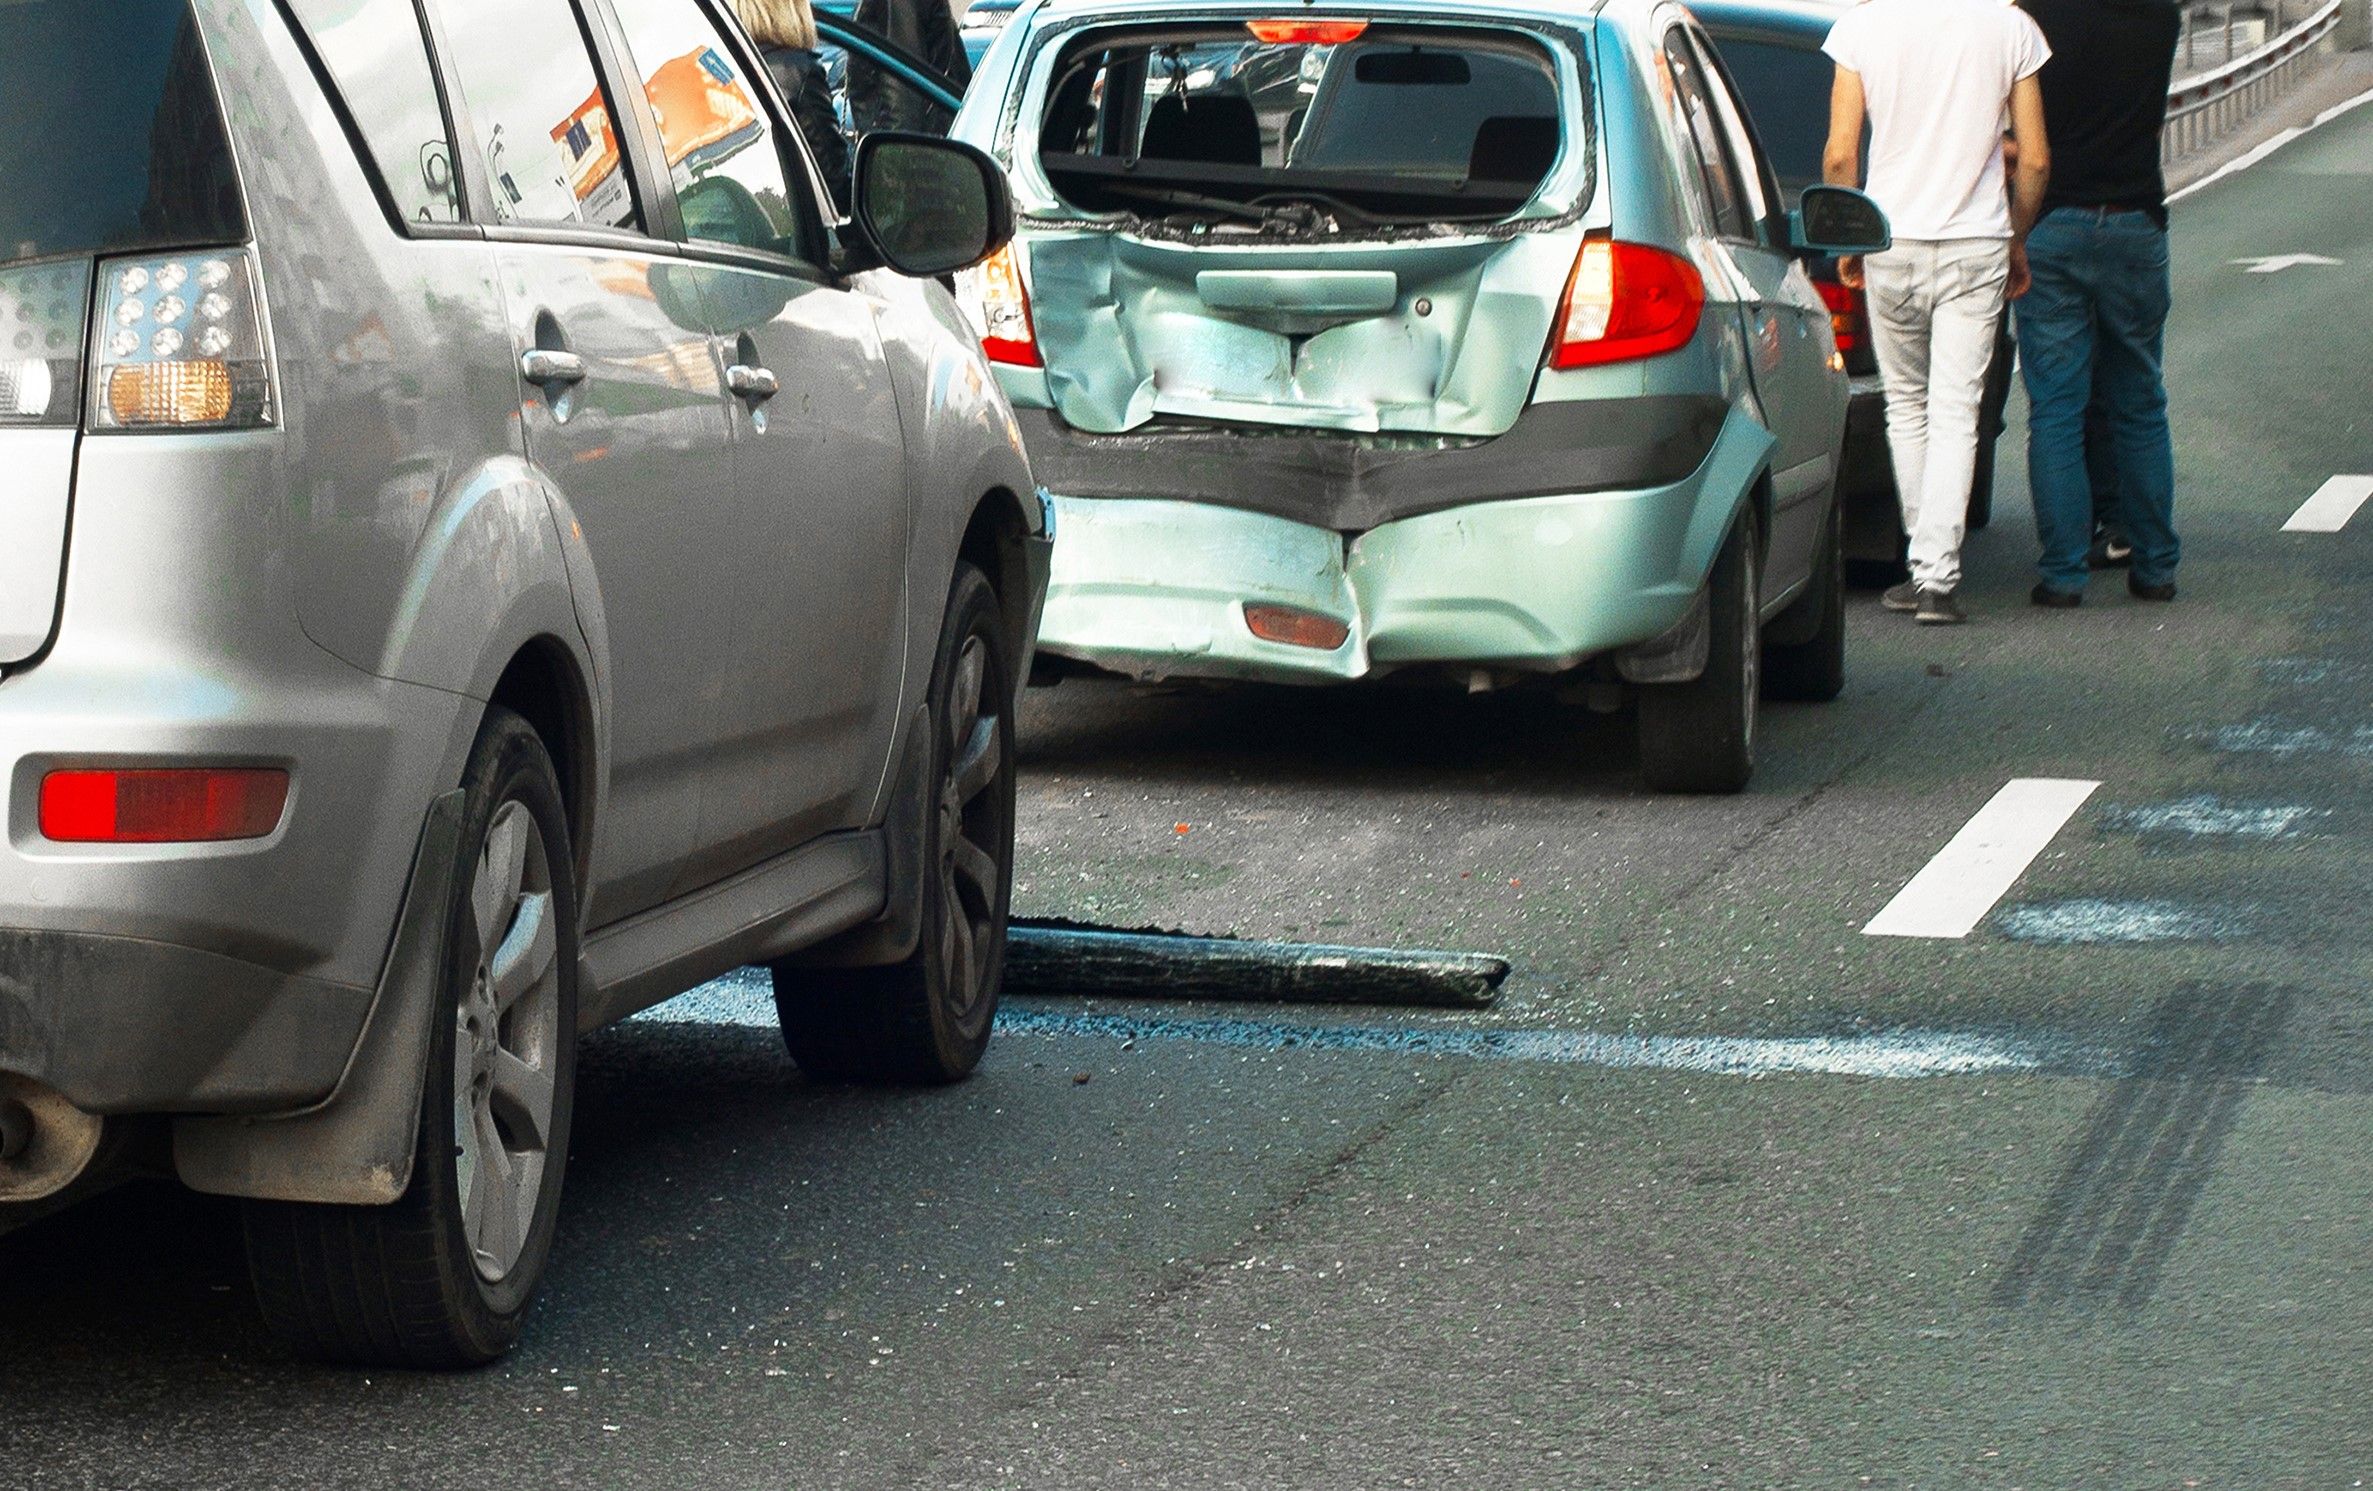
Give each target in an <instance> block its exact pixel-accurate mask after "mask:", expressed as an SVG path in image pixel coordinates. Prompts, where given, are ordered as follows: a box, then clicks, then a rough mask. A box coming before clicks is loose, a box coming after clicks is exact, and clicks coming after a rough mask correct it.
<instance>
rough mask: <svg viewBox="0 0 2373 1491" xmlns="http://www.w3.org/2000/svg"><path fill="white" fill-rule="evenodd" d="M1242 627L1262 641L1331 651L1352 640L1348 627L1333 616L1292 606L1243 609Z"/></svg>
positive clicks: (1248, 607) (1249, 607) (1247, 607)
mask: <svg viewBox="0 0 2373 1491" xmlns="http://www.w3.org/2000/svg"><path fill="white" fill-rule="evenodd" d="M1244 624H1245V625H1246V626H1247V627H1249V628H1251V629H1252V634H1253V635H1254V636H1256V637H1258V638H1260V639H1261V640H1262V641H1264V642H1283V643H1285V644H1286V645H1287V646H1288V647H1310V648H1315V649H1317V650H1318V651H1320V652H1333V651H1334V650H1335V649H1336V648H1338V647H1341V646H1342V645H1343V644H1344V643H1345V642H1347V641H1349V640H1350V638H1351V628H1350V627H1349V626H1347V625H1345V624H1344V623H1342V622H1340V621H1337V620H1336V619H1335V618H1334V617H1332V616H1321V615H1319V614H1318V613H1317V612H1316V611H1304V610H1301V609H1299V608H1297V607H1294V606H1246V607H1245V608H1244Z"/></svg>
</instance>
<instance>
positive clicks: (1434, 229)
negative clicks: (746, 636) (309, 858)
mask: <svg viewBox="0 0 2373 1491" xmlns="http://www.w3.org/2000/svg"><path fill="white" fill-rule="evenodd" d="M955 133H956V135H957V137H958V138H961V139H964V140H967V141H969V142H970V143H973V144H976V145H979V146H981V147H982V148H984V149H986V150H989V151H990V152H991V153H993V154H995V155H996V156H997V157H998V158H999V159H1000V160H1001V161H1002V162H1003V163H1004V164H1006V165H1007V167H1008V168H1009V170H1010V172H1011V175H1012V179H1013V182H1014V187H1015V195H1016V199H1017V203H1018V205H1019V208H1020V210H1021V213H1022V218H1023V220H1022V225H1021V231H1020V233H1019V235H1018V237H1017V238H1016V240H1015V242H1014V244H1013V245H1012V247H1011V248H1010V249H1008V250H1007V251H1006V252H1005V253H1004V254H1001V255H1000V256H998V257H997V258H995V259H992V260H991V261H989V262H988V263H986V264H984V265H983V266H981V267H980V268H979V269H977V270H975V271H973V272H972V273H971V274H970V275H969V276H968V283H967V285H966V286H965V287H964V288H965V289H966V292H967V293H966V295H965V296H964V297H963V298H965V299H966V300H968V302H969V304H970V308H971V310H972V313H973V314H974V316H975V318H976V321H977V323H978V325H979V327H980V329H981V332H982V337H983V342H984V345H985V347H986V350H987V352H988V355H989V358H990V360H991V362H992V363H994V364H995V365H996V366H997V370H998V374H999V376H1000V378H1001V379H1002V381H1003V382H1004V385H1005V389H1006V391H1007V393H1008V394H1009V395H1010V396H1011V397H1012V400H1013V403H1014V404H1015V406H1016V408H1017V409H1018V410H1019V411H1020V413H1021V419H1022V423H1023V431H1024V435H1025V438H1026V440H1027V442H1028V445H1029V448H1030V455H1031V458H1032V461H1033V464H1034V467H1035V470H1036V472H1037V475H1038V477H1039V480H1040V481H1042V482H1043V483H1044V484H1045V485H1046V486H1047V487H1048V488H1049V489H1050V490H1051V491H1052V492H1053V494H1054V506H1055V511H1056V515H1057V520H1058V528H1059V532H1060V535H1061V537H1060V542H1059V543H1058V546H1057V552H1056V557H1055V569H1054V579H1053V585H1052V589H1051V591H1050V594H1049V598H1048V602H1047V608H1046V617H1045V622H1044V625H1043V627H1042V629H1041V631H1040V637H1039V642H1040V647H1041V650H1042V654H1043V655H1044V656H1046V657H1047V658H1048V659H1050V660H1051V661H1053V662H1055V664H1056V665H1057V666H1061V665H1062V664H1063V663H1065V662H1068V663H1071V664H1075V665H1087V666H1090V667H1093V668H1097V669H1102V670H1108V671H1111V672H1117V673H1121V674H1125V675H1129V676H1133V677H1139V678H1162V677H1198V678H1238V679H1264V680H1273V681H1287V682H1327V681H1343V680H1352V679H1361V678H1372V677H1377V676H1380V675H1383V674H1386V673H1408V672H1413V671H1416V670H1420V669H1423V670H1427V671H1430V672H1433V673H1435V674H1437V675H1443V676H1446V677H1448V678H1449V679H1451V680H1453V681H1455V682H1457V683H1459V684H1462V685H1464V686H1466V687H1469V688H1474V689H1482V688H1492V687H1500V686H1505V685H1508V684H1512V683H1516V682H1520V681H1523V680H1524V679H1526V678H1538V677H1551V678H1559V679H1563V680H1565V681H1568V682H1578V683H1582V684H1585V685H1592V686H1591V687H1588V688H1587V689H1586V690H1585V692H1586V693H1587V694H1588V695H1589V696H1590V697H1591V698H1593V699H1594V700H1596V701H1598V702H1600V703H1602V704H1612V703H1613V702H1614V701H1616V700H1619V699H1620V698H1621V697H1622V693H1623V691H1624V690H1625V689H1626V688H1628V687H1631V686H1636V689H1637V694H1638V700H1639V720H1640V730H1641V743H1642V761H1643V769H1644V771H1645V774H1646V776H1647V777H1648V779H1649V781H1650V783H1651V784H1652V785H1655V786H1658V787H1661V788H1665V789H1672V790H1695V791H1736V790H1738V789H1739V788H1740V787H1742V786H1744V785H1745V783H1746V781H1747V779H1748V777H1749V775H1750V774H1751V772H1752V770H1753V762H1754V735H1755V715H1756V701H1757V698H1758V696H1759V694H1762V693H1766V692H1768V693H1771V694H1773V695H1774V696H1778V697H1796V698H1829V697H1832V696H1834V695H1835V694H1836V693H1837V691H1838V689H1839V688H1840V687H1841V685H1842V681H1843V668H1844V630H1843V616H1842V609H1841V591H1840V586H1841V576H1840V569H1841V566H1840V564H1839V561H1838V557H1837V543H1838V521H1837V510H1836V498H1835V488H1836V484H1837V476H1838V453H1839V445H1840V442H1841V439H1842V437H1843V433H1844V428H1845V414H1846V398H1847V385H1846V378H1845V375H1844V373H1843V372H1842V370H1841V364H1840V363H1839V360H1838V356H1837V349H1836V345H1835V342H1834V340H1833V338H1832V335H1831V329H1830V319H1829V311H1828V308H1827V307H1826V305H1825V304H1824V303H1823V301H1822V299H1821V297H1820V295H1819V293H1818V292H1817V291H1816V289H1815V288H1814V286H1813V284H1812V282H1811V280H1810V279H1809V278H1808V277H1807V275H1806V271H1805V268H1804V264H1803V261H1804V259H1805V258H1806V257H1808V256H1814V255H1819V254H1823V253H1834V252H1849V253H1850V252H1866V251H1876V250H1878V249H1881V248H1884V247H1885V246H1886V243H1887V229H1886V223H1885V220H1884V218H1883V217H1882V216H1881V215H1880V214H1879V213H1878V212H1877V210H1876V209H1875V208H1873V207H1872V206H1871V205H1870V204H1869V203H1868V201H1867V200H1865V199H1863V198H1861V197H1860V196H1858V195H1856V194H1854V193H1851V192H1846V191H1842V190H1834V189H1830V188H1815V189H1814V190H1813V191H1812V192H1811V193H1808V194H1807V197H1806V200H1805V201H1804V204H1803V209H1802V210H1801V211H1799V212H1796V213H1793V214H1792V213H1791V212H1790V211H1789V210H1788V206H1787V205H1786V204H1784V203H1783V202H1782V200H1781V198H1780V195H1779V191H1778V188H1777V186H1776V185H1775V183H1774V181H1773V178H1772V174H1771V172H1770V170H1769V169H1768V167H1767V166H1766V164H1765V162H1764V159H1763V153H1762V150H1761V149H1760V147H1759V145H1758V144H1757V142H1756V139H1755V136H1754V132H1753V128H1752V126H1751V125H1750V123H1749V122H1748V120H1747V118H1746V117H1745V114H1744V111H1743V110H1742V109H1741V108H1740V107H1739V105H1738V103H1737V101H1736V98H1735V97H1734V94H1733V91H1732V89H1731V87H1730V85H1729V82H1728V80H1727V78H1726V77H1725V75H1724V74H1723V72H1722V69H1721V66H1720V63H1719V62H1718V60H1717V59H1716V58H1715V56H1714V54H1713V52H1712V49H1711V48H1710V47H1709V46H1708V45H1707V43H1706V40H1705V37H1704V35H1703V33H1702V32H1701V31H1700V30H1699V29H1698V27H1697V25H1696V23H1695V22H1694V21H1693V20H1691V19H1690V17H1689V14H1688V12H1687V11H1686V10H1684V9H1683V8H1682V7H1681V6H1679V5H1676V4H1670V3H1652V0H1610V3H1606V4H1603V5H1599V6H1596V7H1589V6H1577V5H1574V4H1572V3H1571V0H1555V3H1552V0H1486V3H1479V4H1459V5H1457V6H1455V7H1453V6H1448V5H1443V4H1440V3H1438V0H1437V3H1434V4H1395V3H1389V0H1388V3H1379V4H1374V5H1363V6H1358V7H1356V8H1346V7H1340V6H1308V7H1292V8H1290V13H1289V8H1288V7H1284V6H1276V5H1271V6H1268V7H1258V6H1242V5H1227V4H1217V5H1215V4H1212V3H1210V0H1202V3H1179V0H1172V3H1160V0H1157V3H1155V4H1151V5H1148V4H1145V3H1142V0H1126V3H1122V0H1060V3H1036V0H1030V3H1025V6H1024V8H1023V9H1022V11H1021V12H1020V13H1019V14H1018V15H1017V16H1016V18H1015V19H1014V20H1013V22H1012V23H1011V24H1010V25H1009V26H1008V27H1007V28H1006V30H1005V32H1004V34H1003V35H1002V36H1001V37H1000V38H999V40H998V42H997V44H996V45H995V46H994V47H993V48H992V49H991V51H990V53H989V54H988V56H987V57H986V58H984V59H983V62H982V66H981V71H980V74H979V76H978V77H977V79H976V80H975V82H974V85H973V87H972V90H971V92H970V94H969V96H968V98H967V100H966V103H965V106H964V110H963V112H962V114H961V115H960V116H959V117H958V120H957V123H956V129H955Z"/></svg>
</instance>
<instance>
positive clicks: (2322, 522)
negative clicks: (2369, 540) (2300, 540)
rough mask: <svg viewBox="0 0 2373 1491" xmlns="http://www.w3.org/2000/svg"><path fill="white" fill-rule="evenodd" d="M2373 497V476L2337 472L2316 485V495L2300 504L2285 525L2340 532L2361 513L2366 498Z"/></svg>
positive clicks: (2290, 530) (2297, 530) (2300, 530)
mask: <svg viewBox="0 0 2373 1491" xmlns="http://www.w3.org/2000/svg"><path fill="white" fill-rule="evenodd" d="M2369 497H2373V476H2335V477H2333V478H2332V479H2331V480H2330V481H2328V482H2325V483H2324V484H2323V485H2322V486H2321V487H2319V488H2317V489H2316V493H2315V495H2314V496H2313V497H2310V498H2308V499H2307V500H2306V501H2305V502H2302V503H2300V504H2299V510H2298V511H2297V512H2295V513H2292V514H2291V520H2290V521H2289V522H2288V523H2285V524H2283V525H2282V531H2283V532H2285V533H2338V532H2339V531H2340V530H2341V529H2343V528H2346V527H2347V526H2348V520H2349V519H2350V518H2353V517H2355V516H2356V515H2357V509H2358V508H2360V507H2363V506H2364V505H2365V499H2367V498H2369Z"/></svg>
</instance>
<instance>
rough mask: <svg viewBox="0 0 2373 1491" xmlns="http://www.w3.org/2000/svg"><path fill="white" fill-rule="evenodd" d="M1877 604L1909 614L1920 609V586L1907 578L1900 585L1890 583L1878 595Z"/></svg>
mask: <svg viewBox="0 0 2373 1491" xmlns="http://www.w3.org/2000/svg"><path fill="white" fill-rule="evenodd" d="M1879 604H1880V605H1881V606H1884V607H1885V608H1886V609H1888V610H1890V611H1901V612H1902V613H1903V614H1904V615H1906V616H1909V615H1911V614H1912V613H1913V612H1914V611H1917V610H1919V609H1920V587H1919V586H1917V585H1915V584H1913V583H1912V582H1911V581H1909V580H1906V581H1904V582H1903V583H1902V584H1901V585H1890V586H1888V587H1887V589H1886V591H1885V592H1884V593H1883V594H1881V595H1880V596H1879Z"/></svg>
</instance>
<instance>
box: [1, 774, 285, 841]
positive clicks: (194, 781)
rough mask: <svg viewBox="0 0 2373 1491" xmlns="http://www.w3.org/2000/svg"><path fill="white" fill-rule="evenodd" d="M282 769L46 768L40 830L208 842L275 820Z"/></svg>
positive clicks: (64, 836) (254, 831) (249, 835)
mask: <svg viewBox="0 0 2373 1491" xmlns="http://www.w3.org/2000/svg"><path fill="white" fill-rule="evenodd" d="M287 805H288V773H287V772H285V771H279V770H274V769H268V768H249V767H225V768H211V767H209V768H191V769H175V770H166V771H53V772H51V773H50V774H49V775H48V776H45V777H43V778H42V779H41V836H42V837H43V838H45V839H48V840H50V841H52V842H53V843H59V844H208V843H220V842H222V841H224V840H228V839H260V838H262V837H264V836H265V835H266V834H269V833H270V832H271V831H272V830H273V829H275V828H277V827H279V826H280V812H281V809H283V808H285V807H286V806H287Z"/></svg>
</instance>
